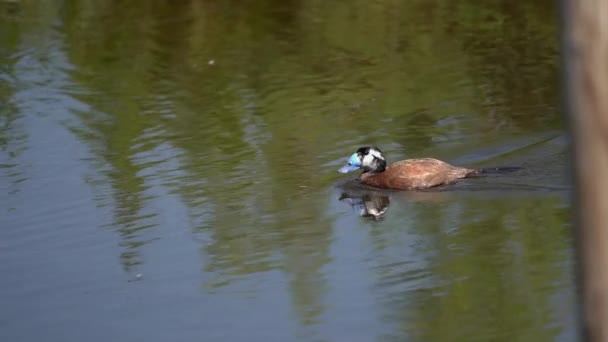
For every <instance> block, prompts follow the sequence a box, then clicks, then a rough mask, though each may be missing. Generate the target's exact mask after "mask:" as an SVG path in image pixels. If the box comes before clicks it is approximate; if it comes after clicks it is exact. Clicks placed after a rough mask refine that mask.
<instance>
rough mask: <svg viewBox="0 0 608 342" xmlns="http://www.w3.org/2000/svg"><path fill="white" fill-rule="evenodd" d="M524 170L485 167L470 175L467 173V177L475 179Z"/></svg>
mask: <svg viewBox="0 0 608 342" xmlns="http://www.w3.org/2000/svg"><path fill="white" fill-rule="evenodd" d="M521 169H523V167H518V166H503V167H484V168H481V169H473V170H471V171H470V172H469V173H467V175H466V177H475V176H481V175H487V174H502V173H511V172H515V171H519V170H521Z"/></svg>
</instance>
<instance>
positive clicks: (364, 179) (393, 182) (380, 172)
mask: <svg viewBox="0 0 608 342" xmlns="http://www.w3.org/2000/svg"><path fill="white" fill-rule="evenodd" d="M358 169H362V170H363V173H362V174H361V175H360V176H359V179H360V181H361V183H363V184H366V185H369V186H373V187H376V188H381V189H392V190H415V189H425V188H430V187H434V186H438V185H444V184H449V183H452V182H454V181H455V180H457V179H460V178H466V177H470V176H474V175H478V174H479V173H480V170H477V169H467V168H464V167H457V166H452V165H450V164H448V163H446V162H443V161H441V160H437V159H433V158H420V159H406V160H402V161H398V162H396V163H393V164H391V165H389V166H388V167H387V165H386V159H385V158H384V155H383V154H382V151H380V149H379V148H377V147H369V146H366V147H361V148H359V149H358V150H357V152H355V153H353V155H352V156H350V158H349V159H348V163H347V164H346V165H345V166H344V167H342V168H340V169H339V170H338V172H340V173H347V172H351V171H355V170H358Z"/></svg>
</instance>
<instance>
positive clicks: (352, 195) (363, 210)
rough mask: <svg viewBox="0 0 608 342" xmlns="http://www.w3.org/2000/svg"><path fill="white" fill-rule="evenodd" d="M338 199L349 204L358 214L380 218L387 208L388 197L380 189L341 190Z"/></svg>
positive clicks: (388, 203)
mask: <svg viewBox="0 0 608 342" xmlns="http://www.w3.org/2000/svg"><path fill="white" fill-rule="evenodd" d="M339 200H340V201H342V202H345V203H348V204H350V206H351V207H353V208H354V209H355V210H356V211H357V213H358V214H359V216H361V217H369V218H373V219H376V220H377V219H381V218H382V217H383V216H384V213H386V211H387V210H388V206H389V205H390V202H391V201H390V199H389V197H388V196H387V194H385V193H383V192H380V191H358V192H353V191H349V192H342V194H341V195H340V198H339Z"/></svg>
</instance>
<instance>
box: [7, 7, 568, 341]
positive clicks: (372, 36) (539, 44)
mask: <svg viewBox="0 0 608 342" xmlns="http://www.w3.org/2000/svg"><path fill="white" fill-rule="evenodd" d="M11 6H12V5H11ZM16 6H18V7H19V8H20V9H19V10H18V13H19V14H18V15H15V14H5V16H8V17H10V18H17V19H15V20H17V21H18V23H19V26H21V27H18V28H16V27H15V25H16V24H11V23H10V22H9V23H5V24H3V25H2V26H0V27H1V28H5V27H8V28H12V30H10V31H8V32H11V36H12V37H14V40H16V41H18V40H19V38H18V36H19V34H20V32H24V31H29V30H33V31H35V30H40V29H41V28H39V27H38V26H37V24H36V23H37V22H38V21H37V20H39V19H40V18H41V17H44V16H56V17H57V19H58V20H59V21H60V24H58V26H57V27H55V29H56V30H58V31H60V32H61V33H62V34H63V36H64V40H65V42H64V43H65V48H64V49H65V51H64V52H65V54H66V56H67V58H68V60H69V61H70V62H71V63H72V64H73V66H74V70H71V71H70V73H69V74H70V75H71V77H72V78H73V81H74V82H75V83H76V84H77V85H78V89H66V92H67V93H69V94H70V96H72V97H74V98H76V99H78V100H79V101H82V102H83V103H86V104H88V105H89V106H90V110H81V111H74V112H75V116H76V117H77V119H78V120H77V121H76V122H72V123H70V124H68V126H69V128H70V129H71V130H72V131H73V132H74V133H75V135H76V136H77V137H78V139H79V140H80V141H82V143H83V144H86V145H87V146H89V148H90V151H91V154H92V158H91V160H90V161H87V162H89V163H90V164H91V165H92V167H93V169H94V170H96V174H95V176H94V177H93V178H94V179H95V180H94V181H93V182H92V184H94V187H96V189H97V193H98V195H97V200H98V201H99V202H100V203H101V205H102V206H105V207H110V208H111V211H112V215H111V216H112V217H111V219H109V220H108V221H109V222H108V224H106V225H105V226H106V227H109V228H111V229H115V231H116V232H117V233H118V234H119V235H120V238H121V246H122V247H123V252H122V255H121V259H122V263H123V266H124V267H125V268H126V269H131V268H133V267H137V266H138V265H141V263H145V258H144V257H143V256H142V255H140V252H141V250H143V249H145V246H146V244H149V243H154V242H153V241H154V240H155V239H156V238H159V239H162V233H158V231H155V230H156V229H158V228H159V226H162V220H161V217H162V216H163V211H162V209H158V208H157V207H154V206H152V204H151V203H153V202H154V201H159V200H160V201H161V202H162V198H163V196H164V195H166V194H169V193H171V194H177V195H178V196H179V198H180V199H181V201H182V202H183V204H184V205H185V206H186V207H187V210H188V212H189V215H190V216H191V222H192V227H191V231H192V234H193V235H194V236H203V238H202V240H203V241H205V242H202V243H201V255H202V259H204V260H205V262H204V267H203V270H202V271H203V272H205V273H209V274H211V275H212V276H211V279H210V280H209V281H208V282H206V283H205V286H204V288H205V290H206V291H207V290H209V291H218V290H221V289H222V288H226V287H230V286H233V285H234V284H237V283H238V282H239V281H242V280H244V279H251V278H256V277H259V279H265V278H264V277H265V274H266V273H267V272H270V271H275V270H280V271H282V272H284V273H285V274H286V278H287V281H286V286H287V287H288V288H289V292H290V294H291V296H292V305H293V307H294V312H295V315H296V316H297V318H298V320H299V322H300V324H301V325H302V326H314V325H315V324H321V323H322V322H323V320H324V315H325V314H326V312H328V310H331V307H330V305H329V304H327V303H328V302H330V301H331V298H329V299H328V298H327V297H331V293H332V291H339V289H332V285H331V282H330V280H328V278H330V277H331V275H330V274H327V273H326V271H324V267H326V266H327V265H329V264H331V263H332V261H333V256H332V255H333V254H332V253H334V254H336V253H337V254H341V253H355V254H356V253H357V252H358V251H350V250H349V251H335V250H334V251H333V252H332V243H333V242H334V239H335V238H336V237H335V234H336V232H335V230H336V229H337V228H339V227H337V223H336V221H337V220H338V219H339V217H340V216H341V215H343V214H344V212H341V211H340V210H338V209H336V207H332V206H331V205H328V204H327V198H328V196H331V195H328V191H327V189H329V188H332V187H333V186H334V184H335V181H336V179H337V178H338V177H337V176H336V175H335V172H334V171H335V168H336V165H337V164H338V163H337V160H338V159H340V160H341V158H344V157H345V156H347V155H348V154H349V153H352V150H353V149H354V148H355V147H357V146H358V145H360V144H364V143H374V144H379V145H381V146H388V150H389V151H390V152H393V154H392V156H394V157H393V158H394V159H396V158H398V157H400V156H404V155H405V154H407V155H408V156H409V155H411V156H421V155H423V154H432V155H433V156H438V157H446V158H457V157H460V156H461V155H456V156H452V155H450V153H453V152H454V151H456V150H457V151H459V152H458V153H461V152H460V151H464V152H462V154H467V153H469V154H474V153H475V151H476V150H477V149H478V148H479V147H480V145H484V146H485V145H493V144H496V143H497V141H501V142H502V141H510V140H511V139H515V138H519V137H522V136H523V137H527V136H531V137H535V136H536V135H540V134H542V133H545V132H552V131H555V130H559V129H560V128H561V122H560V121H559V116H558V113H557V111H556V106H557V103H558V98H557V93H558V90H557V89H558V87H557V75H558V73H557V57H558V56H557V48H556V46H557V43H556V39H555V38H556V24H555V20H554V19H555V18H554V17H555V16H554V13H553V12H554V7H553V3H549V2H543V1H539V2H534V3H526V4H515V3H505V2H499V1H487V2H483V3H477V2H473V1H465V2H459V3H455V2H448V1H430V2H429V1H414V2H389V1H387V2H385V1H380V2H373V3H370V2H366V1H353V2H348V3H328V2H322V1H310V2H298V1H288V2H285V1H259V2H251V3H243V4H241V3H239V4H236V3H234V2H230V1H228V2H199V1H183V2H168V1H166V2H159V1H153V2H150V1H133V2H129V3H127V4H125V3H123V2H117V1H103V2H83V1H65V2H57V5H56V6H57V7H56V8H53V7H52V6H49V7H48V8H44V9H39V8H37V6H35V5H32V4H30V3H28V2H23V3H20V4H19V5H16ZM18 16H23V17H28V18H32V20H19V19H18ZM135 19H136V20H135ZM43 28H48V27H43ZM23 44H26V42H25V43H23ZM3 45H4V47H5V48H7V49H9V50H11V49H17V48H16V47H13V46H12V45H9V44H7V43H3ZM14 86H15V87H18V85H14ZM0 91H1V93H0V98H5V97H9V98H10V96H11V91H12V90H11V89H8V90H5V88H0ZM0 113H1V114H0V115H2V119H3V120H4V122H6V123H7V124H6V125H5V126H7V127H9V128H8V129H3V130H1V131H0V134H1V137H2V141H1V142H2V144H3V145H2V146H5V145H7V144H10V143H11V141H16V140H17V139H14V138H12V136H13V135H14V134H15V133H14V132H15V131H16V129H14V128H11V127H13V122H15V119H14V117H15V116H17V115H20V114H19V113H17V109H2V110H1V111H0ZM19 136H20V135H19ZM24 139H27V138H24ZM400 153H401V155H399V154H400ZM524 159H525V158H524ZM550 167H551V166H550ZM552 167H553V168H554V169H553V170H552V172H553V173H559V171H558V170H557V166H552ZM454 196H456V197H457V196H458V194H456V195H452V197H451V198H452V200H448V203H447V204H445V202H441V201H440V202H438V203H434V202H426V201H422V202H417V201H415V200H412V199H400V198H399V197H397V200H395V199H394V198H393V199H392V207H395V208H397V209H395V210H393V208H391V211H389V212H388V214H387V216H389V217H388V218H387V220H386V221H385V222H382V223H379V224H369V222H367V221H364V220H362V221H357V223H356V224H355V225H356V227H353V234H357V232H356V231H357V229H359V234H360V233H361V230H364V231H369V236H368V237H367V239H368V243H369V244H370V245H371V246H373V247H374V248H376V249H377V250H376V251H374V248H371V250H372V252H371V253H372V254H373V253H378V254H382V253H383V251H384V250H385V249H386V250H392V249H397V250H398V249H400V248H404V247H403V242H404V241H403V240H401V239H399V238H397V239H393V238H391V237H388V238H387V237H386V235H387V234H388V235H389V236H390V234H395V235H396V236H401V235H400V234H401V231H400V230H399V229H401V228H403V223H402V222H403V221H408V222H411V226H412V227H414V228H411V229H416V231H417V233H416V234H419V236H420V239H421V241H423V242H424V245H425V246H426V247H425V249H424V250H422V253H423V255H424V253H428V264H425V266H424V270H423V271H421V272H422V274H423V276H422V279H423V280H424V281H427V282H428V284H427V285H426V288H424V289H421V290H412V289H409V288H408V286H409V285H408V284H410V282H409V279H408V276H407V275H406V276H404V278H405V279H403V281H400V279H399V277H397V280H396V284H397V286H395V285H392V286H388V285H386V284H385V281H389V282H390V283H391V284H393V283H395V279H394V277H393V278H391V279H389V280H386V279H382V276H381V275H379V276H378V279H376V280H375V281H377V282H378V284H379V285H378V287H377V288H375V289H374V290H372V291H377V292H376V293H374V294H373V295H372V296H374V297H379V298H380V300H379V303H378V305H379V307H381V309H380V311H381V312H383V313H382V315H381V316H382V317H383V318H379V320H380V321H382V320H384V319H386V320H388V321H390V322H391V323H397V324H396V325H397V326H399V328H398V329H399V331H398V332H392V333H391V334H394V335H395V339H397V340H399V339H400V338H402V337H403V336H410V337H413V338H420V339H421V340H446V339H449V340H453V339H462V340H470V338H471V336H477V337H478V338H479V339H494V338H499V339H504V340H514V339H515V340H517V339H521V340H531V339H535V340H536V339H539V338H540V339H549V338H552V337H554V336H556V334H558V333H562V327H560V326H557V327H555V328H550V329H549V328H547V325H550V324H551V322H555V321H560V322H561V321H563V318H562V317H555V316H553V315H554V314H552V313H554V312H555V311H556V309H555V308H554V307H553V304H552V303H551V301H552V299H551V298H550V297H551V296H553V295H555V294H554V291H553V290H555V287H557V288H560V289H561V288H564V287H567V286H568V285H564V284H562V285H555V284H556V283H559V282H567V280H564V278H566V279H568V274H569V273H568V272H569V269H568V267H567V263H568V261H567V260H568V258H569V254H568V250H569V248H570V247H569V236H568V234H567V233H566V231H567V223H568V213H567V210H566V209H564V207H563V204H562V203H561V201H560V200H556V198H555V197H554V196H553V195H544V196H542V195H541V196H539V197H534V198H533V199H530V200H524V199H523V198H525V197H526V196H527V195H526V194H524V195H520V197H521V198H520V197H516V199H515V201H516V202H520V203H519V204H517V205H514V204H513V203H512V201H511V200H501V199H485V198H482V199H480V198H479V197H476V196H466V197H464V198H463V199H461V200H460V201H459V202H456V201H455V200H454V199H453V198H454ZM516 196H517V195H516ZM481 197H483V195H482V196H481ZM444 205H445V207H443V206H444ZM407 209H412V211H407ZM446 230H447V232H446ZM385 231H386V232H385ZM159 235H160V237H159ZM414 250H415V249H414ZM413 257H414V256H413ZM403 258H404V256H403V255H401V254H397V255H391V256H390V257H389V259H391V260H390V262H389V263H398V262H402V261H404V260H403ZM421 258H424V256H422V257H421ZM360 266H361V267H367V266H369V265H365V264H364V263H363V264H362V265H360ZM402 271H403V272H406V271H407V270H405V271H404V270H397V271H396V272H398V274H401V273H399V272H402ZM400 286H404V287H400ZM562 296H563V294H562ZM353 300H356V299H353ZM374 319H375V318H374ZM434 327H441V328H437V329H434ZM391 334H388V335H391ZM380 335H382V333H381V332H378V336H380Z"/></svg>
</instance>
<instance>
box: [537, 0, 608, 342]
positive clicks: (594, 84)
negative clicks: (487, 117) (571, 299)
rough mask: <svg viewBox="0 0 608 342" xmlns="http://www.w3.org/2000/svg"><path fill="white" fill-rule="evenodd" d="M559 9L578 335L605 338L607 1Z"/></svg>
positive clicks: (566, 0) (568, 3)
mask: <svg viewBox="0 0 608 342" xmlns="http://www.w3.org/2000/svg"><path fill="white" fill-rule="evenodd" d="M561 10H562V20H563V21H562V23H563V24H564V25H563V31H562V32H563V34H562V39H563V40H562V42H563V50H562V52H563V61H564V63H563V66H564V71H565V73H564V75H565V91H566V99H567V110H568V112H569V119H570V127H571V132H572V136H573V138H574V140H573V147H574V148H573V152H574V155H573V157H574V158H573V161H574V165H575V167H574V175H575V183H576V196H575V198H574V200H575V202H574V203H575V204H576V208H575V209H576V214H575V215H576V216H577V218H576V228H575V229H576V232H577V238H578V243H577V248H578V257H579V264H578V271H579V285H580V290H582V296H581V297H580V299H581V300H582V302H581V304H582V306H581V309H582V310H581V313H582V321H581V322H582V334H583V336H582V337H583V338H584V339H588V340H590V341H608V1H606V0H579V1H577V0H562V6H561ZM547 238H551V237H547Z"/></svg>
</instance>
